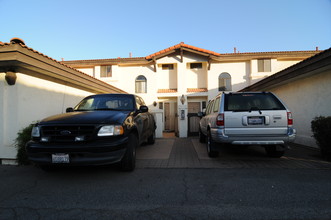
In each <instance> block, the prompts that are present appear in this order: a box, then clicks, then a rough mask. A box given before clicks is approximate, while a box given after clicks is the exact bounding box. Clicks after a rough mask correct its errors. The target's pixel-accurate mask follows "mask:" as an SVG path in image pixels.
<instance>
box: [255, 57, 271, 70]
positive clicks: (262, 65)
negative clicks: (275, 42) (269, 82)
mask: <svg viewBox="0 0 331 220" xmlns="http://www.w3.org/2000/svg"><path fill="white" fill-rule="evenodd" d="M257 71H258V72H271V59H260V60H257Z"/></svg>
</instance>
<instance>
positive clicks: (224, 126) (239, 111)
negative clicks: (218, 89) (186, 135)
mask: <svg viewBox="0 0 331 220" xmlns="http://www.w3.org/2000/svg"><path fill="white" fill-rule="evenodd" d="M200 116H203V117H202V118H201V120H200V128H199V139H200V142H207V151H208V155H209V157H216V156H218V149H217V147H218V146H219V145H225V144H233V145H261V146H264V147H265V150H266V153H267V154H268V155H269V156H271V157H281V156H283V155H284V152H285V149H286V148H287V145H288V143H289V142H293V141H294V139H295V133H296V131H295V129H294V128H293V127H292V126H293V119H292V113H291V112H290V111H289V109H287V107H286V106H285V105H284V104H283V103H282V102H281V101H280V100H279V99H278V98H277V97H276V96H275V95H274V94H273V93H271V92H243V93H221V94H219V95H218V96H216V97H215V98H214V99H213V100H211V101H210V102H209V103H208V105H207V108H206V110H205V111H204V112H201V113H200ZM206 140H207V141H206ZM216 143H220V144H219V145H217V144H216Z"/></svg>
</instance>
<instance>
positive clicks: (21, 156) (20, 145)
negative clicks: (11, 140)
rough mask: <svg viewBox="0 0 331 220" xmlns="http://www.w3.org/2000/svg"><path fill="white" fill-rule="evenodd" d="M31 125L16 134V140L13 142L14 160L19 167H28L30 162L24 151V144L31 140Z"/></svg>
mask: <svg viewBox="0 0 331 220" xmlns="http://www.w3.org/2000/svg"><path fill="white" fill-rule="evenodd" d="M33 126H34V125H33V124H31V125H29V126H27V127H25V128H23V129H22V130H20V131H19V132H18V133H17V138H16V140H15V145H16V148H17V155H16V159H17V162H18V164H19V165H28V164H30V161H29V160H28V156H27V154H26V151H25V144H26V143H27V142H28V141H29V140H30V139H31V131H32V128H33Z"/></svg>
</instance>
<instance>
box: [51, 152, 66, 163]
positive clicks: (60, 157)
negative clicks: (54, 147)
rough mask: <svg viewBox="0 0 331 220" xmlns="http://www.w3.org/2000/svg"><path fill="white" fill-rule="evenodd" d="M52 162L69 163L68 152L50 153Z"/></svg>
mask: <svg viewBox="0 0 331 220" xmlns="http://www.w3.org/2000/svg"><path fill="white" fill-rule="evenodd" d="M52 163H69V154H52Z"/></svg>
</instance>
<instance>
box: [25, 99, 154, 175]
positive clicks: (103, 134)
mask: <svg viewBox="0 0 331 220" xmlns="http://www.w3.org/2000/svg"><path fill="white" fill-rule="evenodd" d="M155 129H156V125H155V121H154V117H153V115H152V114H151V113H149V112H148V107H147V106H146V105H145V103H144V101H143V99H142V98H141V97H139V96H136V95H132V94H99V95H92V96H88V97H86V98H84V99H83V100H82V101H81V102H80V103H79V104H78V105H77V106H76V107H74V108H68V109H67V113H64V114H59V115H54V116H51V117H48V118H45V119H43V120H42V121H40V122H39V123H37V124H36V125H35V126H34V127H33V129H32V134H31V135H32V140H31V141H29V142H28V143H27V145H26V152H27V155H28V158H29V160H30V161H32V162H33V163H35V164H37V165H39V166H40V167H41V168H43V169H45V170H49V169H53V168H54V167H58V166H70V165H84V166H85V165H106V164H113V163H119V164H120V167H121V169H122V170H125V171H132V170H134V168H135V161H136V147H137V146H139V145H140V144H141V143H144V142H147V143H149V144H154V142H155Z"/></svg>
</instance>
